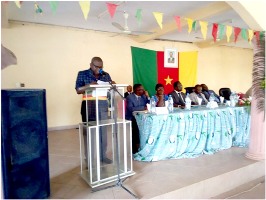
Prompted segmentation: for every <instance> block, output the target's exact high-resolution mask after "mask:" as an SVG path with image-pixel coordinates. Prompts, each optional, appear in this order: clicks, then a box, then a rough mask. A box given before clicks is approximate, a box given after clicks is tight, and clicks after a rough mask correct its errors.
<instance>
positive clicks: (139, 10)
mask: <svg viewBox="0 0 266 200" xmlns="http://www.w3.org/2000/svg"><path fill="white" fill-rule="evenodd" d="M141 12H142V10H141V9H138V10H137V12H136V18H137V20H138V24H139V26H140V25H141V21H142V13H141Z"/></svg>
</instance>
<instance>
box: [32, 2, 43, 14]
mask: <svg viewBox="0 0 266 200" xmlns="http://www.w3.org/2000/svg"><path fill="white" fill-rule="evenodd" d="M34 8H35V12H36V13H37V14H42V9H41V8H40V6H39V5H38V4H37V3H36V2H35V4H34Z"/></svg>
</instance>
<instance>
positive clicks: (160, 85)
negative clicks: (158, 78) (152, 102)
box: [155, 83, 164, 90]
mask: <svg viewBox="0 0 266 200" xmlns="http://www.w3.org/2000/svg"><path fill="white" fill-rule="evenodd" d="M159 87H163V88H164V86H163V84H161V83H157V84H156V86H155V90H157V89H158V88H159Z"/></svg>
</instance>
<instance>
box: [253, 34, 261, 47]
mask: <svg viewBox="0 0 266 200" xmlns="http://www.w3.org/2000/svg"><path fill="white" fill-rule="evenodd" d="M254 35H255V36H256V40H257V44H258V45H259V44H260V32H259V31H255V32H254Z"/></svg>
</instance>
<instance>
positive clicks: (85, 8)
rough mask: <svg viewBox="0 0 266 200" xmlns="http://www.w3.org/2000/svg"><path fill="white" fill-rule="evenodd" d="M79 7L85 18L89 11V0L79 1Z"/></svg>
mask: <svg viewBox="0 0 266 200" xmlns="http://www.w3.org/2000/svg"><path fill="white" fill-rule="evenodd" d="M79 5H80V8H81V10H82V12H83V15H84V18H85V20H87V18H88V14H89V12H90V1H79Z"/></svg>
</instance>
